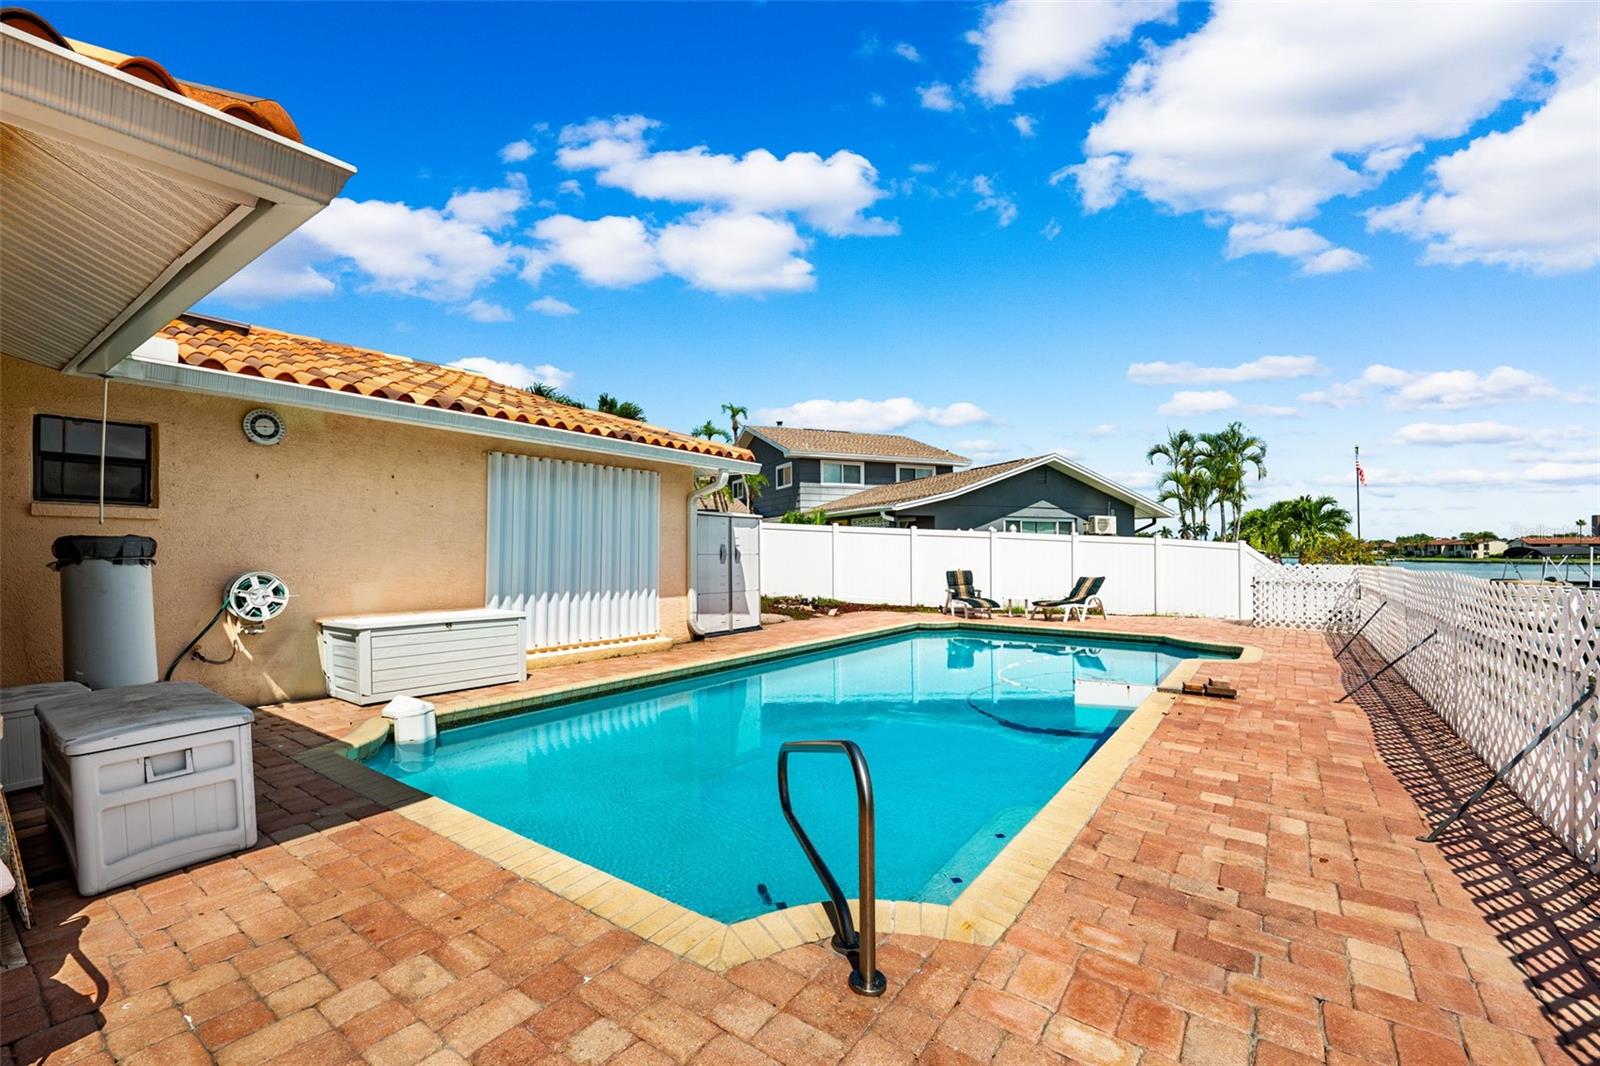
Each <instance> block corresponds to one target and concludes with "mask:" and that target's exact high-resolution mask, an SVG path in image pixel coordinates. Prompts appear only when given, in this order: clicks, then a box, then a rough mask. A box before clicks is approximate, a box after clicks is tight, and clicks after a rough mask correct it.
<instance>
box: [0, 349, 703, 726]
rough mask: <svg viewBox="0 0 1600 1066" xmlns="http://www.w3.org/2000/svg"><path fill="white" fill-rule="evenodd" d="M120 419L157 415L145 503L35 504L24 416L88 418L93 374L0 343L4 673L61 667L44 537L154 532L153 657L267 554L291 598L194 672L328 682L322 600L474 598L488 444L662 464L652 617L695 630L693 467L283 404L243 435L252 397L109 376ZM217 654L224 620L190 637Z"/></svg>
mask: <svg viewBox="0 0 1600 1066" xmlns="http://www.w3.org/2000/svg"><path fill="white" fill-rule="evenodd" d="M110 395H111V403H110V416H111V419H112V420H113V421H124V422H145V423H149V424H152V425H154V426H155V427H156V429H155V441H156V444H155V450H156V461H155V465H156V473H155V494H156V505H155V506H154V507H152V508H148V509H146V508H107V520H106V523H105V525H104V526H100V525H98V524H97V522H96V510H97V509H96V507H95V505H93V504H57V503H50V504H45V503H34V502H33V486H32V482H33V462H32V460H33V456H32V448H33V440H32V424H33V416H34V415H35V414H60V415H67V416H71V417H76V418H96V419H97V418H99V416H100V382H99V381H98V380H95V379H92V378H77V377H68V376H65V375H62V374H59V373H55V372H53V371H50V370H46V369H44V368H42V367H38V366H34V365H33V364H30V363H25V362H22V361H21V360H18V359H12V358H0V447H3V454H4V456H5V462H4V467H3V470H0V685H16V684H23V683H28V682H34V681H46V680H53V679H59V678H60V676H61V618H60V607H59V592H60V584H59V579H58V578H57V576H56V575H55V573H54V572H53V571H51V570H49V569H47V568H46V566H45V564H46V563H48V562H49V561H50V558H51V555H50V544H51V542H52V541H53V540H55V538H56V537H59V536H64V535H67V534H105V535H122V534H135V535H139V536H147V537H154V538H155V540H156V544H157V552H156V565H155V568H154V571H153V575H152V576H153V580H154V583H155V600H156V650H157V653H158V658H159V666H160V668H161V669H163V670H164V669H165V668H166V664H167V662H168V661H169V660H170V659H171V658H172V657H173V656H174V655H176V654H177V653H178V651H179V650H180V649H182V647H183V646H184V644H186V643H188V641H189V639H190V638H191V637H193V636H194V634H195V633H197V632H198V631H199V629H200V627H201V626H203V625H204V624H205V623H206V621H207V620H208V619H209V618H210V617H211V615H212V613H213V612H214V611H215V610H216V608H217V604H218V602H219V597H220V595H221V593H222V589H223V587H224V585H225V583H226V582H227V581H228V580H229V579H231V578H232V577H234V576H235V575H236V574H238V573H240V572H242V571H245V570H270V571H272V572H273V573H276V574H278V575H279V576H280V577H282V578H283V579H284V581H285V582H286V583H287V584H288V586H289V590H290V592H291V594H292V599H291V600H290V601H289V608H288V610H287V611H286V612H285V613H284V614H283V615H281V616H280V617H279V618H277V619H276V620H274V621H273V622H271V623H269V624H268V626H267V631H266V632H265V633H263V634H261V635H259V636H248V637H245V638H243V647H242V649H241V650H240V652H239V653H238V655H237V656H236V657H235V659H234V661H233V662H232V663H230V664H228V665H226V666H207V665H203V664H200V663H195V662H186V663H184V664H182V665H180V666H179V668H178V671H177V674H176V675H175V676H176V677H178V678H189V679H193V680H197V681H200V682H202V683H203V684H205V685H207V686H209V687H211V688H213V689H215V690H217V691H219V692H221V693H223V694H225V695H227V696H230V697H232V698H234V699H237V700H239V701H240V702H242V703H246V704H260V703H266V702H272V701H276V700H283V699H300V698H305V697H313V696H319V695H321V694H322V693H323V679H322V671H321V667H320V665H319V663H318V658H317V629H316V624H315V620H316V619H317V618H321V617H328V616H331V615H344V614H355V613H373V612H388V611H418V610H431V609H436V608H448V607H481V606H482V605H483V602H484V577H485V573H484V571H485V550H486V544H487V536H488V532H487V527H486V522H487V511H488V459H487V456H488V453H489V452H491V451H499V452H510V453H514V454H519V455H539V456H547V457H550V458H560V459H570V460H574V461H577V462H589V463H604V464H608V465H614V466H633V467H641V468H645V469H653V470H656V471H657V472H658V473H659V474H660V475H661V545H660V549H661V570H660V573H661V605H660V615H661V629H662V632H663V633H665V634H666V635H667V636H670V637H672V638H673V639H675V640H686V639H688V636H689V633H688V625H687V617H686V615H687V599H686V596H687V580H686V570H685V568H686V557H685V553H686V550H687V546H686V542H685V538H686V536H687V532H686V522H687V503H686V501H687V497H688V494H689V491H690V487H691V481H692V475H691V472H690V470H689V469H688V468H687V467H682V466H678V465H673V464H652V463H647V462H634V461H631V460H627V459H622V458H617V457H610V456H607V457H600V456H596V455H594V454H593V453H588V452H581V451H566V450H561V449H550V448H541V447H534V446H527V445H522V444H518V443H515V442H512V441H506V440H501V439H496V438H492V437H478V436H473V435H469V434H465V433H456V432H451V431H448V430H430V429H418V428H415V427H411V426H403V425H398V424H395V423H389V422H378V421H373V420H371V419H363V418H355V417H350V416H347V415H333V414H324V413H321V412H317V411H310V410H305V409H301V408H294V407H276V408H274V409H275V410H277V411H278V413H279V414H280V415H282V416H283V418H284V421H285V424H286V429H287V432H286V434H285V437H284V440H283V442H282V443H281V444H278V445H276V446H273V447H261V446H259V445H255V444H251V443H250V442H249V441H247V440H246V439H245V436H244V433H243V431H242V428H241V426H242V423H243V420H244V415H245V412H247V411H249V410H251V409H252V408H254V407H256V406H259V404H254V403H250V402H248V401H240V400H232V399H228V398H224V397H216V396H206V395H201V394H196V393H187V392H180V391H175V390H170V389H158V388H151V387H148V386H144V385H135V384H131V383H121V382H117V381H113V382H112V383H111V393H110ZM201 650H202V651H203V652H205V653H206V654H207V655H209V656H210V657H212V658H219V657H225V656H226V655H227V641H226V639H225V637H224V636H223V635H222V625H220V624H219V626H218V627H217V629H214V630H213V631H212V632H211V634H210V635H209V636H208V637H207V638H206V639H205V641H204V642H203V643H202V645H201Z"/></svg>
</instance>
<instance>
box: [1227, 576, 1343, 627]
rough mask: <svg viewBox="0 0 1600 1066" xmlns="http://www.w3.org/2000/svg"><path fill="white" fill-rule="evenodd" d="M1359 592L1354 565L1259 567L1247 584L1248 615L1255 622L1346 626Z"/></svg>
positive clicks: (1294, 625) (1299, 625) (1261, 624)
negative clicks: (1248, 597) (1248, 586)
mask: <svg viewBox="0 0 1600 1066" xmlns="http://www.w3.org/2000/svg"><path fill="white" fill-rule="evenodd" d="M1360 593H1361V588H1360V586H1359V585H1358V584H1357V583H1356V568H1355V567H1353V566H1275V567H1270V568H1269V567H1261V568H1259V569H1257V571H1256V574H1255V578H1254V580H1253V581H1252V582H1251V584H1250V597H1251V602H1252V608H1253V610H1252V614H1251V617H1252V618H1254V619H1255V624H1256V625H1258V626H1284V627H1287V628H1289V629H1334V630H1340V631H1343V630H1348V629H1350V628H1353V626H1354V625H1355V619H1356V615H1357V613H1358V612H1357V603H1356V601H1357V598H1358V597H1359V596H1360Z"/></svg>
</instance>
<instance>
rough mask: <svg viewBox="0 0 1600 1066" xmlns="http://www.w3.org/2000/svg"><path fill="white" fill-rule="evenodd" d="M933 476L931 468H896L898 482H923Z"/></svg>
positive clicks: (895, 476)
mask: <svg viewBox="0 0 1600 1066" xmlns="http://www.w3.org/2000/svg"><path fill="white" fill-rule="evenodd" d="M932 476H933V467H931V466H897V467H895V468H894V479H895V480H896V481H921V480H922V479H923V478H925V477H932Z"/></svg>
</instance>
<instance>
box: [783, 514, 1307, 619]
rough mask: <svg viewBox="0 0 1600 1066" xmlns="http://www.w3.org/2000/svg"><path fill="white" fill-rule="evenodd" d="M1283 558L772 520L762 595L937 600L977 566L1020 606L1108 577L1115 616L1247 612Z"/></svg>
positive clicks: (1187, 545)
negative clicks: (957, 573) (949, 583)
mask: <svg viewBox="0 0 1600 1066" xmlns="http://www.w3.org/2000/svg"><path fill="white" fill-rule="evenodd" d="M1263 568H1266V569H1273V570H1281V569H1283V568H1282V567H1280V566H1278V565H1277V564H1276V563H1274V562H1272V561H1271V560H1270V559H1267V558H1266V557H1265V556H1263V555H1262V554H1261V553H1259V552H1257V551H1256V550H1255V549H1253V548H1251V547H1250V546H1248V545H1245V544H1218V543H1212V542H1209V541H1192V540H1172V539H1167V538H1163V537H1096V536H1087V535H1073V536H1060V535H1051V534H1033V533H999V532H992V531H987V530H954V529H952V530H942V529H941V530H933V529H870V528H853V527H850V526H804V525H785V524H782V523H774V522H765V523H763V524H762V526H761V592H762V594H763V595H766V596H825V597H828V598H830V599H837V600H847V601H849V602H852V603H884V604H896V605H900V606H912V605H921V606H925V607H937V606H940V605H942V604H943V603H944V596H945V571H947V570H971V571H972V574H973V583H974V584H976V585H977V587H978V588H980V589H982V590H983V594H984V595H985V596H989V597H992V598H994V599H997V600H1000V601H1001V602H1006V601H1013V602H1017V603H1022V602H1025V601H1027V600H1037V599H1044V598H1047V597H1052V596H1065V595H1066V594H1067V592H1068V590H1070V589H1071V587H1072V583H1073V582H1074V581H1076V580H1077V579H1078V578H1079V577H1083V576H1086V575H1093V576H1103V577H1105V579H1106V581H1105V586H1104V587H1103V588H1102V589H1101V590H1100V597H1101V599H1102V600H1104V602H1105V605H1106V611H1107V612H1108V613H1110V614H1174V615H1195V616H1201V617H1206V618H1243V619H1248V618H1250V616H1251V607H1252V601H1251V581H1252V578H1253V577H1254V576H1255V574H1256V572H1257V571H1258V570H1260V569H1263Z"/></svg>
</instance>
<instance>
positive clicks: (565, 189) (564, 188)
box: [556, 178, 583, 198]
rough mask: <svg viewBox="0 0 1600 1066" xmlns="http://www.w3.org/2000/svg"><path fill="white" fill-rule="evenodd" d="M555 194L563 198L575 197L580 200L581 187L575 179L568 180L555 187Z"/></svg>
mask: <svg viewBox="0 0 1600 1066" xmlns="http://www.w3.org/2000/svg"><path fill="white" fill-rule="evenodd" d="M556 192H558V193H560V194H561V195H563V196H577V197H580V198H581V197H582V196H583V185H582V183H581V182H579V181H578V179H577V178H568V179H567V180H566V181H563V182H562V183H561V184H560V185H557V186H556Z"/></svg>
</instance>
